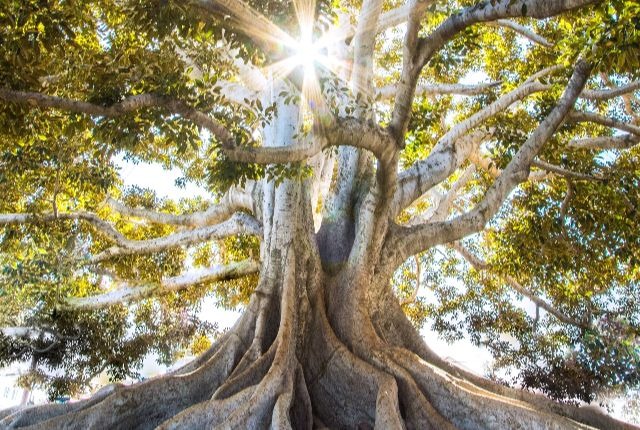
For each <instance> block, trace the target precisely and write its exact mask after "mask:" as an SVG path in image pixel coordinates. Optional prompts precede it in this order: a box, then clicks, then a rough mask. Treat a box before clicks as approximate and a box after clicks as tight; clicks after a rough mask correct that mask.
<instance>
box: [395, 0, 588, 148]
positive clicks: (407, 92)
mask: <svg viewBox="0 0 640 430" xmlns="http://www.w3.org/2000/svg"><path fill="white" fill-rule="evenodd" d="M599 1H601V0H560V1H552V0H533V1H532V0H516V1H513V0H502V1H499V2H490V1H483V2H480V3H478V4H476V5H474V6H471V7H468V8H466V9H463V10H462V11H460V12H458V13H456V14H454V15H452V16H450V17H449V18H447V19H446V20H445V21H444V22H443V23H442V24H440V26H438V28H436V29H435V30H434V31H433V32H431V34H429V35H428V36H427V37H425V38H421V39H419V42H418V44H417V49H416V50H415V52H414V51H413V50H411V51H410V53H411V54H412V58H410V59H407V58H405V61H404V66H403V72H402V77H401V81H400V84H401V85H400V88H399V92H398V94H397V95H396V104H395V106H394V110H393V114H392V119H391V128H392V129H393V130H394V131H395V133H396V135H397V136H398V138H400V137H402V136H404V133H405V130H406V128H407V124H408V122H409V113H410V111H411V104H412V102H413V97H414V93H415V88H416V84H417V82H418V78H419V76H420V72H421V71H422V68H423V67H424V66H425V65H426V64H427V62H428V61H429V60H430V59H431V58H432V57H433V55H434V54H435V53H436V52H438V51H439V50H440V49H442V47H443V46H444V45H445V44H446V43H447V42H448V41H449V40H451V39H452V38H453V37H454V36H456V35H457V34H459V33H460V32H461V31H463V30H465V29H466V28H468V27H469V26H471V25H473V24H476V23H480V22H490V21H496V20H498V19H504V18H515V17H520V16H527V17H533V18H548V17H551V16H554V15H557V14H559V13H562V12H565V11H568V10H572V9H576V8H580V7H583V6H587V5H590V4H593V3H597V2H599Z"/></svg>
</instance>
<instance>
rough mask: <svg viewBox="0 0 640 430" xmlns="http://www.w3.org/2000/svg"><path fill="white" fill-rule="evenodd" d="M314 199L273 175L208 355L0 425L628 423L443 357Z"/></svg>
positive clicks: (552, 425)
mask: <svg viewBox="0 0 640 430" xmlns="http://www.w3.org/2000/svg"><path fill="white" fill-rule="evenodd" d="M308 200H309V196H308V187H307V184H306V183H304V182H295V181H290V180H285V181H284V182H283V183H281V184H280V185H278V186H275V185H274V184H273V183H269V184H267V186H266V187H265V202H264V213H263V220H268V222H265V223H264V229H265V238H264V242H263V246H262V268H261V276H260V281H259V285H258V288H257V290H256V292H255V294H254V295H253V296H252V298H251V301H250V303H249V305H248V306H247V309H246V311H245V313H244V314H243V315H242V317H241V318H240V319H239V321H238V322H237V323H236V325H235V326H234V327H233V328H232V329H231V330H230V331H229V332H227V333H226V334H225V335H223V336H222V338H221V339H220V340H219V341H218V342H217V343H216V344H215V345H213V346H212V347H211V348H210V350H209V351H207V352H206V353H204V354H203V355H202V356H201V357H199V358H198V359H196V360H195V361H194V362H192V363H190V364H188V365H187V366H185V367H183V368H182V369H180V370H178V371H176V372H174V373H172V374H169V375H165V376H161V377H158V378H155V379H151V380H148V381H145V382H142V383H139V384H135V385H132V386H128V387H124V386H121V385H112V386H108V387H105V388H103V389H102V390H100V391H99V392H98V393H96V394H95V395H94V396H93V397H92V398H90V399H88V400H84V401H81V402H77V403H71V404H65V405H44V406H37V407H31V408H27V409H21V410H19V411H17V412H14V413H13V414H11V415H8V416H6V417H5V418H4V420H3V421H1V424H2V427H3V428H30V429H52V428H74V429H89V428H100V429H101V428H127V429H133V428H138V429H151V428H161V429H174V428H189V429H197V428H211V427H216V428H267V427H271V428H294V429H311V428H325V427H328V428H362V429H363V428H380V429H401V428H417V429H430V428H433V429H447V428H451V429H453V428H461V429H462V428H465V429H466V428H514V427H518V428H532V429H533V428H544V429H551V428H554V429H555V428H558V429H561V428H587V427H588V426H593V427H600V428H607V429H614V428H632V427H631V426H628V425H625V424H623V423H620V422H616V421H614V420H612V419H611V418H608V417H606V416H604V415H601V414H598V413H596V412H594V411H592V410H590V409H584V408H582V409H578V408H574V407H571V406H566V405H561V404H557V403H554V402H551V401H549V400H547V399H545V398H544V397H542V396H538V395H534V394H530V393H525V392H520V391H517V390H512V389H509V388H506V387H503V386H499V385H497V384H494V383H492V382H490V381H488V380H485V379H483V378H480V377H477V376H474V375H472V374H469V373H468V372H465V371H462V370H460V369H457V368H455V367H453V366H452V365H451V364H449V363H446V362H444V361H443V360H441V359H439V358H438V357H437V356H435V355H434V354H433V353H432V352H431V351H430V350H429V348H428V347H427V346H426V345H425V343H424V342H423V340H422V339H421V337H420V336H419V334H418V332H417V331H416V330H415V329H414V328H413V327H412V326H411V324H410V323H409V321H408V320H407V319H406V317H405V316H404V314H403V313H402V310H401V308H400V306H399V304H398V303H397V300H396V299H395V298H394V296H393V293H392V291H391V289H390V287H389V282H388V274H387V276H383V275H384V274H383V273H376V271H375V268H374V267H373V266H368V265H367V264H366V262H365V261H362V262H359V263H358V264H352V262H351V263H349V262H347V261H345V260H344V255H345V252H344V251H342V250H345V249H347V250H348V249H349V248H350V247H351V244H350V243H348V242H350V241H353V235H341V236H338V235H335V234H332V231H331V228H329V229H327V228H325V229H323V230H321V232H320V234H318V235H317V237H316V234H315V233H314V228H313V218H312V216H311V213H310V206H309V205H308V204H306V202H308ZM343 221H344V220H343ZM345 223H346V224H349V221H348V220H347V221H344V222H342V223H335V224H333V225H334V226H336V225H342V226H344V225H345ZM342 229H344V228H342ZM327 238H330V240H327ZM321 256H330V258H331V261H328V260H324V261H323V258H322V257H321ZM340 258H342V260H340ZM582 423H585V424H588V425H585V424H582Z"/></svg>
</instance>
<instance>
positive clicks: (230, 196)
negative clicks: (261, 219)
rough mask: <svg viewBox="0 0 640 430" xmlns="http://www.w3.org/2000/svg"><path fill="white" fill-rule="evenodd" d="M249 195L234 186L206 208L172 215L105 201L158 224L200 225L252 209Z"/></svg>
mask: <svg viewBox="0 0 640 430" xmlns="http://www.w3.org/2000/svg"><path fill="white" fill-rule="evenodd" d="M251 200H252V198H251V196H249V195H247V194H246V193H244V192H242V191H240V190H237V189H235V188H232V189H230V190H229V191H227V192H226V193H225V194H224V196H223V197H222V199H220V202H219V203H217V204H214V205H211V206H210V207H209V208H208V209H207V210H204V211H200V212H195V213H192V214H182V215H174V214H170V213H164V212H156V211H152V210H148V209H141V208H131V207H129V206H126V205H124V204H123V203H121V202H119V201H117V200H114V199H112V198H111V197H108V198H107V200H106V203H107V204H108V205H109V206H110V207H111V208H112V209H113V210H115V211H116V212H119V213H121V214H122V215H126V216H131V217H137V218H144V219H146V220H149V221H151V222H155V223H158V224H168V225H180V226H186V227H202V226H206V225H212V224H217V223H220V222H222V221H224V220H226V219H228V218H229V217H231V216H232V215H233V214H234V213H235V212H237V211H239V210H243V209H244V210H249V211H251V210H252V209H253V205H252V201H251Z"/></svg>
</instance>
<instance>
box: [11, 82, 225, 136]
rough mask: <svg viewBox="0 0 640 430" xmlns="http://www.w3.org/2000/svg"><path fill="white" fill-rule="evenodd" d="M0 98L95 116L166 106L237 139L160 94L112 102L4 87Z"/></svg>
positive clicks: (42, 107) (210, 119)
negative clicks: (70, 97) (96, 102)
mask: <svg viewBox="0 0 640 430" xmlns="http://www.w3.org/2000/svg"><path fill="white" fill-rule="evenodd" d="M0 100H4V101H5V102H10V103H17V104H22V105H28V106H33V107H38V108H40V109H51V108H54V109H60V110H63V111H67V112H74V113H82V114H86V115H91V116H104V117H109V118H114V117H118V116H121V115H124V114H127V113H130V112H134V111H137V110H139V109H143V108H162V109H165V110H166V111H168V112H170V113H174V114H179V115H182V116H183V117H184V118H186V119H188V120H190V121H192V122H193V123H194V124H196V125H198V126H200V127H203V128H206V129H207V130H209V131H210V132H211V133H212V134H213V135H214V136H215V137H216V138H218V139H219V140H220V141H221V142H223V143H226V144H227V145H229V144H230V143H231V142H232V141H233V140H232V136H231V134H229V132H228V131H227V130H226V128H225V127H224V126H223V125H222V124H220V123H219V122H218V121H216V120H214V119H213V118H211V117H210V116H209V115H207V114H205V113H204V112H200V111H198V110H196V109H194V108H192V107H190V106H188V105H187V104H186V103H184V102H182V101H180V100H175V99H171V98H168V97H165V96H161V95H156V94H140V95H135V96H129V97H126V98H125V99H124V100H122V101H121V102H119V103H115V104H113V105H111V106H101V105H98V104H94V103H89V102H83V101H78V100H72V99H67V98H64V97H57V96H49V95H45V94H41V93H35V92H26V91H16V90H10V89H7V88H0Z"/></svg>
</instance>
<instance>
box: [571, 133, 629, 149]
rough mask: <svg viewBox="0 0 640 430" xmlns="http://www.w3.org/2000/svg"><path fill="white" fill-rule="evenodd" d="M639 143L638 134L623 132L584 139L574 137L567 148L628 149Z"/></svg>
mask: <svg viewBox="0 0 640 430" xmlns="http://www.w3.org/2000/svg"><path fill="white" fill-rule="evenodd" d="M638 143H640V136H634V135H632V134H625V135H622V136H601V137H589V138H585V139H574V140H572V141H570V142H569V144H568V147H569V148H575V149H629V148H632V147H633V146H635V145H637V144H638Z"/></svg>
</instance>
